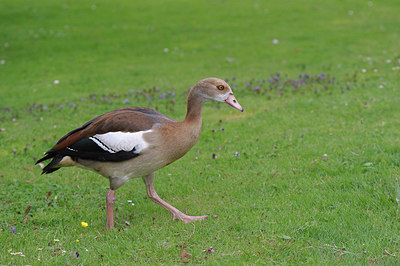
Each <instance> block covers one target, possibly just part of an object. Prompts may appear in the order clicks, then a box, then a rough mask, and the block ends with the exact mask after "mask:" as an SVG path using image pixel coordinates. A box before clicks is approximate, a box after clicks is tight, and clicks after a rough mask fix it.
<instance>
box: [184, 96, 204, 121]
mask: <svg viewBox="0 0 400 266" xmlns="http://www.w3.org/2000/svg"><path fill="white" fill-rule="evenodd" d="M204 102H205V101H204V98H203V97H201V96H198V95H195V93H194V92H193V90H192V91H190V93H189V96H188V100H187V112H186V117H185V120H184V121H183V122H185V123H195V124H200V125H201V111H202V108H203V104H204Z"/></svg>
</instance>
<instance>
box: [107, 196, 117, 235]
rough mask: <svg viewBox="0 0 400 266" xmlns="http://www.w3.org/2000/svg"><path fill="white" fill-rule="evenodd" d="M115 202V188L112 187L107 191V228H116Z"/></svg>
mask: <svg viewBox="0 0 400 266" xmlns="http://www.w3.org/2000/svg"><path fill="white" fill-rule="evenodd" d="M114 202H115V190H112V189H110V190H109V191H108V192H107V197H106V205H107V224H106V228H107V230H111V229H114Z"/></svg>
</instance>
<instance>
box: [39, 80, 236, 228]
mask: <svg viewBox="0 0 400 266" xmlns="http://www.w3.org/2000/svg"><path fill="white" fill-rule="evenodd" d="M209 100H214V101H220V102H226V103H228V104H229V105H231V106H233V107H234V108H236V109H238V110H240V111H243V108H242V107H241V106H240V104H239V103H238V102H237V101H236V99H235V97H234V96H233V93H232V90H231V88H230V87H229V85H228V84H227V83H226V82H224V81H223V80H220V79H217V78H208V79H204V80H201V81H200V82H198V83H197V84H196V85H195V86H194V87H193V88H192V89H191V91H190V92H189V96H188V104H187V114H186V117H185V120H183V121H182V122H176V121H175V120H173V119H172V118H169V117H168V116H166V115H163V114H162V113H160V112H157V111H155V110H152V109H149V108H141V107H126V108H121V109H118V110H114V111H111V112H108V113H106V114H103V115H100V116H98V117H96V118H94V119H92V120H90V121H88V122H87V123H85V124H84V125H83V126H81V127H79V128H76V129H74V130H72V131H71V132H69V133H68V134H66V135H65V136H64V137H62V138H61V139H60V140H59V141H58V142H57V144H56V145H55V146H54V147H52V148H51V149H50V150H49V151H47V152H46V155H45V156H44V157H43V158H42V159H40V160H39V161H38V162H37V163H39V162H42V161H45V160H48V159H52V160H51V161H50V163H49V164H48V165H46V167H44V168H43V173H46V174H48V173H51V172H54V171H56V170H58V169H60V168H61V167H66V166H77V167H81V168H86V169H89V170H92V171H94V172H96V173H98V174H100V175H102V176H104V177H107V178H108V179H109V180H110V190H109V192H108V193H107V198H106V203H107V228H108V229H111V228H113V227H114V222H113V204H114V201H115V190H116V189H118V188H119V187H120V186H122V185H123V184H124V183H125V182H127V181H128V180H129V179H131V178H136V177H142V178H143V180H144V182H145V184H146V189H147V194H148V196H149V198H150V199H152V200H153V201H154V202H156V203H157V204H159V205H161V206H163V207H164V208H165V209H167V210H168V211H169V212H171V214H172V216H173V219H180V220H182V221H183V222H185V223H186V222H192V221H195V220H202V219H204V218H205V217H206V216H188V215H186V214H184V213H182V212H180V211H179V210H177V209H176V208H174V207H173V206H171V205H169V204H168V203H166V202H165V201H163V200H162V199H161V198H160V197H159V196H158V195H157V193H156V192H155V190H154V187H153V181H154V172H155V171H156V170H158V169H160V168H162V167H164V166H166V165H168V164H170V163H172V162H174V161H176V160H177V159H179V158H181V157H182V156H183V155H184V154H186V153H187V152H188V151H189V150H190V149H191V148H192V147H193V146H194V144H195V143H196V142H197V140H198V138H199V136H200V132H201V124H202V120H201V110H202V106H203V104H204V103H205V102H206V101H209Z"/></svg>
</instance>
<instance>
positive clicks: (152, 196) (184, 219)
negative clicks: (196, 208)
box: [143, 173, 208, 224]
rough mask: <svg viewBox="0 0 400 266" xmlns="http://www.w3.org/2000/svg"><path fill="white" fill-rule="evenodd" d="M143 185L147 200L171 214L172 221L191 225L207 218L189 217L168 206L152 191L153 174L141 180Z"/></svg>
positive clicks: (205, 216)
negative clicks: (144, 185)
mask: <svg viewBox="0 0 400 266" xmlns="http://www.w3.org/2000/svg"><path fill="white" fill-rule="evenodd" d="M143 181H144V183H145V184H146V190H147V195H148V196H149V198H150V199H151V200H152V201H154V202H155V203H157V204H158V205H161V206H162V207H163V208H165V209H167V211H169V212H170V213H171V214H172V220H176V219H179V220H181V221H182V222H184V223H185V224H186V223H191V222H194V221H198V220H204V219H205V218H207V216H208V215H203V216H189V215H186V214H184V213H183V212H181V211H180V210H178V209H177V208H175V207H173V206H171V205H169V204H168V203H167V202H165V201H163V200H162V199H161V198H160V197H159V196H158V195H157V192H156V191H155V190H154V187H153V182H154V173H152V174H150V175H148V176H146V177H144V178H143Z"/></svg>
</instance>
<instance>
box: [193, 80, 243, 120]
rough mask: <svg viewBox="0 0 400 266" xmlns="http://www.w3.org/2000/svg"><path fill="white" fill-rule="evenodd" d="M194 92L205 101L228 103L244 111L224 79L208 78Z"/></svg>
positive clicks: (198, 84) (194, 87) (195, 87)
mask: <svg viewBox="0 0 400 266" xmlns="http://www.w3.org/2000/svg"><path fill="white" fill-rule="evenodd" d="M192 91H193V93H196V94H198V95H199V96H201V97H203V98H204V101H210V100H212V101H217V102H226V103H227V104H229V105H230V106H232V107H234V108H236V109H238V110H239V111H242V112H243V110H244V109H243V107H242V106H240V104H239V102H238V101H237V100H236V98H235V96H234V95H233V92H232V89H231V87H230V86H229V85H228V83H226V82H225V81H223V80H222V79H218V78H206V79H203V80H200V81H199V82H198V83H197V84H196V85H194V86H193V89H192Z"/></svg>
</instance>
